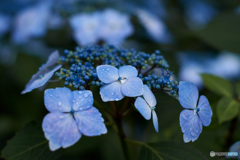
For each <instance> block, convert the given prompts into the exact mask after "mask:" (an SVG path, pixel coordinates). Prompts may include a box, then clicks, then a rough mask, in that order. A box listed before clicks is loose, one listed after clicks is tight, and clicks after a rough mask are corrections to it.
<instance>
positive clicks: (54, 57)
mask: <svg viewBox="0 0 240 160" xmlns="http://www.w3.org/2000/svg"><path fill="white" fill-rule="evenodd" d="M58 58H59V53H58V51H55V52H53V53H52V54H51V55H50V56H49V57H48V61H47V63H46V64H44V65H43V66H41V67H40V68H39V71H38V72H37V73H36V74H34V75H33V76H32V78H31V80H30V81H29V82H28V83H27V85H26V87H25V89H24V90H23V91H22V94H25V93H27V92H31V91H32V90H33V89H35V88H39V87H41V86H43V85H44V84H45V83H47V81H48V80H49V79H50V78H51V77H52V76H53V74H54V72H55V71H57V70H58V69H60V68H61V67H62V65H57V66H56V67H54V66H55V65H56V64H57V61H58ZM53 67H54V68H53Z"/></svg>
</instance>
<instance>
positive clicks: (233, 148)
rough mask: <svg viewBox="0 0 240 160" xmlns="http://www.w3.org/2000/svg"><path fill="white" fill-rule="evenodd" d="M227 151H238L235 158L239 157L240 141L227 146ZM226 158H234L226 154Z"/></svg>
mask: <svg viewBox="0 0 240 160" xmlns="http://www.w3.org/2000/svg"><path fill="white" fill-rule="evenodd" d="M229 152H238V157H237V159H240V141H238V142H236V143H234V144H233V145H232V146H231V147H230V148H229ZM227 158H236V157H233V156H231V157H230V156H228V157H227Z"/></svg>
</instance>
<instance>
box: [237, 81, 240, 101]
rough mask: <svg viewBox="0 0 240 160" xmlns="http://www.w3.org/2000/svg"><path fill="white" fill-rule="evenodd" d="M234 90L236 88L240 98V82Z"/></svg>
mask: <svg viewBox="0 0 240 160" xmlns="http://www.w3.org/2000/svg"><path fill="white" fill-rule="evenodd" d="M236 90H237V95H238V99H240V82H238V83H237V86H236Z"/></svg>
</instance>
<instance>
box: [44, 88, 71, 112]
mask: <svg viewBox="0 0 240 160" xmlns="http://www.w3.org/2000/svg"><path fill="white" fill-rule="evenodd" d="M44 103H45V106H46V108H47V110H48V111H50V112H70V111H71V109H72V105H73V94H72V91H71V90H70V89H68V88H65V87H64V88H56V89H47V90H45V92H44Z"/></svg>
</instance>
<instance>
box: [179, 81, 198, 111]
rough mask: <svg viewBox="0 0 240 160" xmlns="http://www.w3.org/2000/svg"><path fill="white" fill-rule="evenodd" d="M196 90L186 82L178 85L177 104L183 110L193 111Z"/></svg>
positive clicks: (196, 96)
mask: <svg viewBox="0 0 240 160" xmlns="http://www.w3.org/2000/svg"><path fill="white" fill-rule="evenodd" d="M197 100H198V89H197V86H196V85H195V84H194V83H192V82H188V81H181V82H180V83H179V102H180V104H181V105H182V107H183V108H189V109H194V108H196V106H197Z"/></svg>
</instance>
